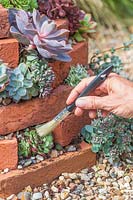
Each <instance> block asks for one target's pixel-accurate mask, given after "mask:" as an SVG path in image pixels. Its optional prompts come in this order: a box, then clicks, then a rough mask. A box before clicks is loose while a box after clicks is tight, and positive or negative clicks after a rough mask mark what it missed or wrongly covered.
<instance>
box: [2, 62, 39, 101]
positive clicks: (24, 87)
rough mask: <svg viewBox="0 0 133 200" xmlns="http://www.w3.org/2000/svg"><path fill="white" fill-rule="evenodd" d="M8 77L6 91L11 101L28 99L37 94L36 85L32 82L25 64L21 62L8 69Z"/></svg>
mask: <svg viewBox="0 0 133 200" xmlns="http://www.w3.org/2000/svg"><path fill="white" fill-rule="evenodd" d="M9 78H10V82H9V85H8V86H7V87H6V91H7V92H8V93H9V97H11V98H12V99H13V101H15V102H19V101H20V100H21V99H23V100H28V99H31V98H32V97H35V96H37V95H38V87H37V86H36V85H35V84H34V82H33V79H32V75H31V72H30V71H29V69H28V67H27V66H26V64H24V63H21V64H19V66H18V67H17V68H16V69H14V70H12V71H10V75H9Z"/></svg>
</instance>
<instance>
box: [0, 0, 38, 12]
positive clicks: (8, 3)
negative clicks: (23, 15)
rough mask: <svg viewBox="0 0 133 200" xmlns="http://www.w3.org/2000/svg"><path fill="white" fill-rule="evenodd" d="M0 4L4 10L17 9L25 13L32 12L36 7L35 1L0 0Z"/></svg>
mask: <svg viewBox="0 0 133 200" xmlns="http://www.w3.org/2000/svg"><path fill="white" fill-rule="evenodd" d="M0 4H2V5H3V7H5V8H17V9H23V10H26V11H33V9H34V8H37V7H38V4H37V0H0Z"/></svg>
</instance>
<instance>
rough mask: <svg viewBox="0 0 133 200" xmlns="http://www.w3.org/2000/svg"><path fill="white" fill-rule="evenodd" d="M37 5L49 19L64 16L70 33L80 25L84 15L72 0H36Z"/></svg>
mask: <svg viewBox="0 0 133 200" xmlns="http://www.w3.org/2000/svg"><path fill="white" fill-rule="evenodd" d="M38 6H39V11H40V12H41V13H43V14H45V15H47V16H48V17H49V18H50V19H57V18H64V17H66V18H67V19H68V21H69V30H70V34H71V35H73V34H74V33H75V32H76V30H77V29H78V28H79V27H80V20H82V19H83V18H84V15H85V13H84V12H83V11H81V10H80V9H79V8H78V7H77V6H76V5H75V4H74V2H73V1H72V0H38Z"/></svg>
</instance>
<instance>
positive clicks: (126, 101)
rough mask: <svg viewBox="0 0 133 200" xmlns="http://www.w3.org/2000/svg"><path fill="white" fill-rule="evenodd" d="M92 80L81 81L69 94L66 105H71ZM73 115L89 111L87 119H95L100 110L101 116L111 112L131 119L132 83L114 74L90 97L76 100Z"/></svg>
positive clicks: (132, 102)
mask: <svg viewBox="0 0 133 200" xmlns="http://www.w3.org/2000/svg"><path fill="white" fill-rule="evenodd" d="M93 79H94V76H93V77H90V78H85V79H83V80H82V81H81V82H80V83H79V84H78V85H77V86H76V87H75V88H74V89H73V90H72V91H71V93H70V95H69V97H68V99H67V101H66V103H67V104H68V105H69V104H71V103H72V102H73V101H74V100H75V99H76V98H77V97H78V95H79V94H80V93H81V92H82V91H83V89H84V88H85V87H86V86H87V85H88V84H89V83H90V82H91V81H92V80H93ZM75 104H76V109H75V115H77V116H80V115H82V113H83V110H86V109H87V110H89V117H90V118H95V117H96V113H97V110H98V109H99V110H101V111H102V114H103V116H106V115H107V113H109V112H111V113H113V114H115V115H118V116H121V117H125V118H132V117H133V82H130V81H128V80H126V79H124V78H122V77H120V76H119V75H117V74H115V73H111V74H110V75H109V76H108V78H107V79H106V80H105V81H104V82H103V83H102V84H101V85H100V86H99V87H97V88H96V89H95V91H94V92H93V93H91V96H85V97H80V98H78V99H77V100H76V102H75Z"/></svg>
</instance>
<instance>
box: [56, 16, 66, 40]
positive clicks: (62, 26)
mask: <svg viewBox="0 0 133 200" xmlns="http://www.w3.org/2000/svg"><path fill="white" fill-rule="evenodd" d="M55 23H56V25H57V28H58V29H67V30H68V20H67V19H56V20H55ZM64 35H66V37H67V39H68V37H69V32H67V33H65V34H64Z"/></svg>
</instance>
